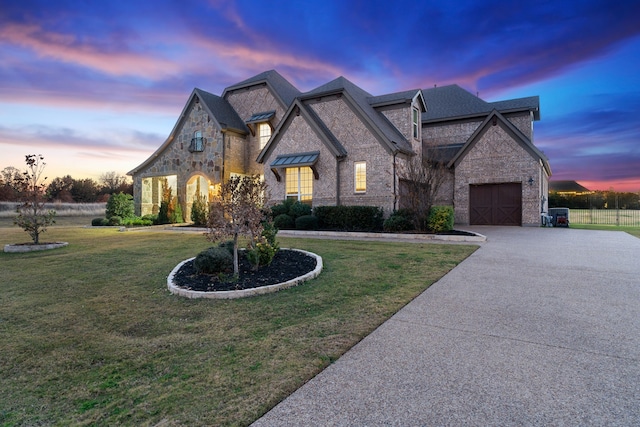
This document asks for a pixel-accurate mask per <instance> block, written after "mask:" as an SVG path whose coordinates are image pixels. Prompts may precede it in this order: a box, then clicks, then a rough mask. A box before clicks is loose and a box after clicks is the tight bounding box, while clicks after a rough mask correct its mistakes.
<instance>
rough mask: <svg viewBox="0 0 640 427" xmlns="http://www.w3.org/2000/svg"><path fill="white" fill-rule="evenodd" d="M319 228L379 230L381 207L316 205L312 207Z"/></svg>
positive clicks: (380, 228)
mask: <svg viewBox="0 0 640 427" xmlns="http://www.w3.org/2000/svg"><path fill="white" fill-rule="evenodd" d="M313 214H314V215H315V216H316V217H318V222H319V225H320V228H324V229H330V230H340V231H380V230H382V224H383V212H382V208H379V207H376V206H318V207H316V208H314V209H313Z"/></svg>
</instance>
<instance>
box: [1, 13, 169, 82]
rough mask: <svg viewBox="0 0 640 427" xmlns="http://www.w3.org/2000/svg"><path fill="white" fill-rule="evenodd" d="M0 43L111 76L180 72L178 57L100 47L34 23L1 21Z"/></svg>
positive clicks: (163, 74)
mask: <svg viewBox="0 0 640 427" xmlns="http://www.w3.org/2000/svg"><path fill="white" fill-rule="evenodd" d="M0 43H4V44H13V45H17V46H21V47H23V48H28V49H30V50H32V51H33V52H34V53H35V54H36V55H38V56H39V57H41V58H52V59H55V60H58V61H62V62H66V63H70V64H75V65H80V66H83V67H86V68H90V69H94V70H97V71H100V72H102V73H105V74H108V75H113V76H141V77H145V78H149V77H152V78H156V79H158V78H163V77H167V76H173V75H176V74H179V73H180V70H181V64H180V61H173V60H169V59H164V58H160V57H158V56H151V55H144V54H141V53H139V52H111V51H103V50H101V49H99V48H98V47H97V46H95V45H92V44H90V43H87V42H84V41H81V40H79V38H78V37H77V36H75V35H71V34H62V33H55V32H51V31H47V30H44V29H43V28H42V27H40V26H38V25H24V24H5V25H3V26H2V28H0Z"/></svg>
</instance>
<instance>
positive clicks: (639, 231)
mask: <svg viewBox="0 0 640 427" xmlns="http://www.w3.org/2000/svg"><path fill="white" fill-rule="evenodd" d="M570 226H571V228H579V229H584V230H605V231H622V232H626V233H629V234H631V235H632V236H636V237H638V238H640V227H623V226H616V225H592V224H575V223H573V222H572V223H571V225H570Z"/></svg>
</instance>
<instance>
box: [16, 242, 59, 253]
mask: <svg viewBox="0 0 640 427" xmlns="http://www.w3.org/2000/svg"><path fill="white" fill-rule="evenodd" d="M68 244H69V243H68V242H53V243H39V244H37V245H34V244H33V243H16V244H13V245H4V251H5V252H34V251H47V250H49V249H58V248H62V247H64V246H67V245H68Z"/></svg>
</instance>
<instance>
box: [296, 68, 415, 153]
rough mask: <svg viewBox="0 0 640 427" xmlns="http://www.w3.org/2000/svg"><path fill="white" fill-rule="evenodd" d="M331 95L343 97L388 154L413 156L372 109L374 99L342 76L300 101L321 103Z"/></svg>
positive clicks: (407, 143) (405, 142) (408, 148)
mask: <svg viewBox="0 0 640 427" xmlns="http://www.w3.org/2000/svg"><path fill="white" fill-rule="evenodd" d="M331 95H341V96H343V97H344V99H346V100H347V101H348V102H349V104H350V105H351V106H352V108H353V109H354V110H355V111H356V114H357V115H358V116H359V117H360V118H361V119H362V120H363V121H364V123H365V125H367V127H368V128H369V129H370V130H371V131H372V133H373V134H374V135H376V137H377V138H378V139H379V140H380V141H381V143H382V144H383V145H384V146H385V148H386V149H387V150H388V151H389V152H390V153H397V152H403V153H405V154H414V152H413V149H412V148H411V144H410V143H409V141H407V140H406V138H405V137H404V136H403V135H402V134H401V133H400V131H399V130H398V129H396V127H395V126H394V125H393V124H391V122H389V120H388V119H387V118H386V117H385V116H384V115H383V114H381V113H380V112H378V111H376V110H375V109H374V108H373V106H372V105H371V103H370V102H369V100H370V99H371V98H374V97H373V96H372V95H371V94H370V93H368V92H367V91H365V90H364V89H362V88H360V87H359V86H356V85H355V84H353V83H352V82H350V81H349V80H347V79H346V78H344V77H342V76H341V77H338V78H336V79H334V80H332V81H330V82H329V83H326V84H324V85H322V86H319V87H317V88H316V89H313V90H311V91H309V92H306V93H304V94H303V95H301V96H300V100H301V101H302V102H303V103H306V102H313V101H317V100H320V102H321V98H322V97H324V96H331Z"/></svg>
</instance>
